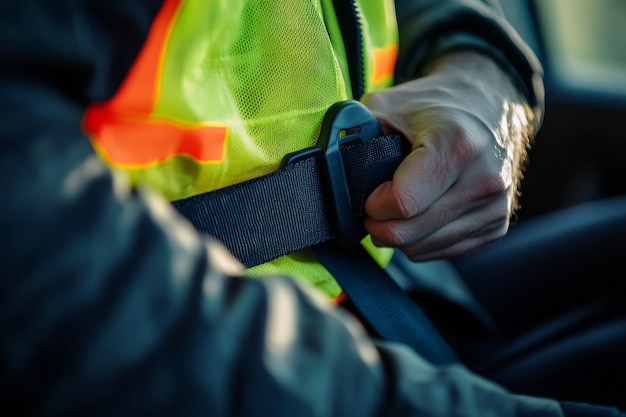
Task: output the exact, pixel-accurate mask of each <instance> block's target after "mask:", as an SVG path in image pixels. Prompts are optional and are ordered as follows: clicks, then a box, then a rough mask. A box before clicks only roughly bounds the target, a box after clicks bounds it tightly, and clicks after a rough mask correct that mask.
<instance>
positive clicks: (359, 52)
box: [333, 0, 365, 100]
mask: <svg viewBox="0 0 626 417" xmlns="http://www.w3.org/2000/svg"><path fill="white" fill-rule="evenodd" d="M333 4H334V6H335V14H336V15H337V21H338V22H339V30H340V31H341V35H342V37H343V43H344V47H345V48H346V55H347V58H348V71H349V76H350V85H351V87H352V98H354V99H355V100H358V99H360V98H361V96H363V94H365V60H364V57H363V23H362V22H361V17H360V15H359V6H358V4H357V0H333Z"/></svg>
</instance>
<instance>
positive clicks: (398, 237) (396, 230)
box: [382, 224, 409, 247]
mask: <svg viewBox="0 0 626 417" xmlns="http://www.w3.org/2000/svg"><path fill="white" fill-rule="evenodd" d="M382 239H383V240H384V241H385V242H387V243H388V244H389V245H390V246H393V247H404V246H406V245H407V244H408V243H409V240H408V235H407V233H406V229H405V228H404V227H402V226H401V225H399V224H391V225H389V227H388V228H387V229H386V230H385V232H384V235H383V236H382Z"/></svg>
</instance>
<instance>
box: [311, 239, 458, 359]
mask: <svg viewBox="0 0 626 417" xmlns="http://www.w3.org/2000/svg"><path fill="white" fill-rule="evenodd" d="M313 253H314V254H315V255H316V256H317V258H318V259H319V261H320V262H321V263H322V264H323V265H324V266H325V267H326V268H327V269H328V270H329V271H330V273H331V274H332V275H333V276H334V277H335V278H336V279H337V282H339V285H341V288H342V289H343V291H344V292H345V293H346V295H347V296H348V298H349V299H350V301H351V302H352V303H353V304H354V306H355V308H356V309H357V310H358V313H359V314H360V315H361V316H362V317H363V318H364V319H365V320H366V321H367V323H368V324H369V325H370V326H371V327H372V328H373V329H374V331H375V332H376V333H377V334H378V336H379V337H380V338H382V339H383V340H389V341H394V342H400V343H404V344H406V345H408V346H410V347H412V348H413V349H414V350H415V351H416V352H418V353H419V354H420V355H421V356H422V357H423V358H424V359H426V360H427V361H429V362H430V363H432V364H435V365H448V364H453V363H456V364H459V363H461V362H460V360H459V359H458V357H457V356H456V354H455V353H454V352H453V351H452V349H451V348H450V346H449V345H448V343H447V342H446V341H445V339H444V338H443V337H442V336H441V334H440V333H439V332H438V331H437V329H436V328H435V327H434V326H433V324H432V323H431V322H430V320H429V319H428V318H427V317H426V315H425V314H424V312H423V311H422V310H421V309H420V308H419V306H418V305H417V304H416V303H415V302H414V301H413V300H412V299H411V298H410V297H409V296H408V295H407V294H406V293H405V292H404V291H403V290H402V289H401V288H400V287H399V286H398V285H397V284H396V283H395V282H394V281H393V280H392V279H391V278H390V277H389V276H388V275H387V273H386V272H385V270H384V269H383V268H381V267H380V266H379V265H378V264H377V263H376V262H375V261H374V260H373V259H372V257H371V256H370V255H369V254H368V253H367V251H366V250H365V249H364V248H363V247H362V246H353V247H347V246H344V245H342V244H340V243H338V242H337V241H334V240H331V241H328V242H325V243H322V244H320V245H317V246H315V247H313Z"/></svg>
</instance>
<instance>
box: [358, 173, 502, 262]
mask: <svg viewBox="0 0 626 417" xmlns="http://www.w3.org/2000/svg"><path fill="white" fill-rule="evenodd" d="M479 182H480V183H481V184H482V186H481V187H474V188H471V187H469V186H468V182H467V181H458V182H457V183H455V184H454V185H453V186H452V187H450V189H449V190H448V192H447V193H446V194H445V195H444V196H442V197H441V198H440V199H438V200H437V201H436V202H435V203H434V204H432V205H431V206H430V207H428V208H427V209H425V210H424V211H423V212H421V213H419V214H418V215H416V216H412V217H406V218H395V219H389V220H377V219H374V218H371V217H370V218H366V220H365V227H366V229H367V230H368V232H369V233H370V234H371V235H372V239H373V241H374V243H375V244H377V245H379V246H388V247H398V248H400V249H401V250H402V251H403V252H405V253H406V254H407V256H408V257H409V258H410V259H412V260H415V261H424V260H431V259H439V258H442V257H448V256H458V255H460V254H462V253H465V252H466V251H472V250H474V249H477V248H478V247H480V246H482V245H485V244H487V243H490V242H493V241H495V240H498V239H500V238H501V237H502V236H504V234H505V233H506V232H507V230H508V225H509V219H510V214H511V192H510V189H509V188H507V187H506V184H505V183H504V182H503V181H497V180H496V181H494V180H493V177H485V179H484V180H483V181H479Z"/></svg>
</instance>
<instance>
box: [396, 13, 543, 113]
mask: <svg viewBox="0 0 626 417" xmlns="http://www.w3.org/2000/svg"><path fill="white" fill-rule="evenodd" d="M398 24H399V31H400V53H399V57H398V64H397V66H396V80H397V81H398V82H402V81H406V80H409V79H412V78H416V77H419V76H421V75H422V74H423V72H424V71H425V70H426V68H427V67H428V66H429V65H430V64H431V63H432V62H434V61H435V60H436V59H437V58H439V57H441V56H443V55H445V54H447V53H450V52H453V51H457V50H474V51H477V52H480V53H483V54H485V55H488V56H490V57H491V58H492V59H493V60H494V61H495V62H496V63H497V64H498V65H500V67H501V68H502V69H503V70H504V71H506V72H507V73H508V74H510V76H511V78H512V80H513V81H514V83H515V84H516V85H517V87H518V88H519V90H520V91H521V92H522V94H524V96H525V97H526V99H527V101H528V104H529V105H530V106H531V107H532V108H533V109H534V111H535V114H536V116H537V117H538V119H537V120H538V121H540V120H541V117H542V115H543V109H544V86H543V68H542V66H541V64H540V62H539V60H538V59H537V57H536V56H535V54H534V53H533V51H532V50H531V49H530V48H529V47H528V45H527V44H526V43H525V42H524V41H523V40H522V39H521V38H520V37H519V35H518V34H517V32H516V31H515V30H514V29H513V27H512V26H511V25H510V24H509V23H508V22H507V21H506V20H505V19H504V18H503V17H502V16H501V15H500V14H499V13H498V12H497V11H496V10H494V9H492V8H489V7H488V6H486V5H485V4H484V3H480V2H476V3H475V4H474V3H472V4H471V5H459V4H458V3H457V4H456V5H455V6H449V7H432V6H431V7H426V8H421V9H418V10H415V11H413V12H412V13H411V12H409V13H408V14H405V15H404V16H400V17H399V21H398Z"/></svg>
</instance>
